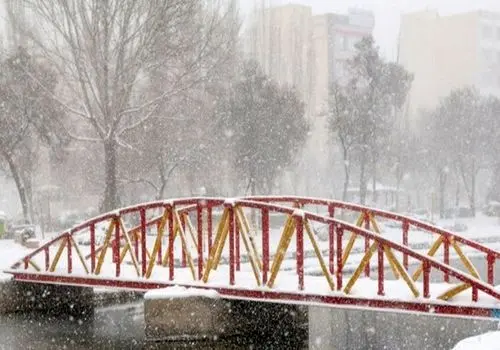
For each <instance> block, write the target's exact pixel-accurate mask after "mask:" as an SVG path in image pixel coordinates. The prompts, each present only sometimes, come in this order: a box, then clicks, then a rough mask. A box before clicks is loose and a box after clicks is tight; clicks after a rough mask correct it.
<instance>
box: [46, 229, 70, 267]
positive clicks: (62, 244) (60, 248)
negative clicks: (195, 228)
mask: <svg viewBox="0 0 500 350" xmlns="http://www.w3.org/2000/svg"><path fill="white" fill-rule="evenodd" d="M66 241H67V239H66V236H63V237H62V238H61V243H59V248H58V249H57V253H56V256H55V257H54V260H52V264H50V269H49V271H50V272H54V271H55V269H56V266H57V263H58V262H59V259H60V258H61V254H62V252H63V250H64V247H65V246H66Z"/></svg>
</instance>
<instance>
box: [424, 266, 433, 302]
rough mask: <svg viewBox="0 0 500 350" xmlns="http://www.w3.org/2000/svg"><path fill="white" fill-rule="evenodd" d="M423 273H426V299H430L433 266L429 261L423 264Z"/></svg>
mask: <svg viewBox="0 0 500 350" xmlns="http://www.w3.org/2000/svg"><path fill="white" fill-rule="evenodd" d="M423 272H424V278H423V284H424V288H423V289H424V298H429V297H430V296H431V294H430V274H431V265H430V264H429V262H428V261H427V260H424V262H423Z"/></svg>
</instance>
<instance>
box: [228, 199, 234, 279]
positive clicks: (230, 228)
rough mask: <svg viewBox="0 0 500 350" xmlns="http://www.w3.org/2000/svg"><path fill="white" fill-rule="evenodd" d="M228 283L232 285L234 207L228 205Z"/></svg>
mask: <svg viewBox="0 0 500 350" xmlns="http://www.w3.org/2000/svg"><path fill="white" fill-rule="evenodd" d="M228 210H229V284H230V285H231V286H233V285H234V208H233V207H232V206H231V207H229V209H228Z"/></svg>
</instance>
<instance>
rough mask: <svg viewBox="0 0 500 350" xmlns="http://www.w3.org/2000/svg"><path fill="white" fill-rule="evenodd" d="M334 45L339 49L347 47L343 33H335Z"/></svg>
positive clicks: (342, 49)
mask: <svg viewBox="0 0 500 350" xmlns="http://www.w3.org/2000/svg"><path fill="white" fill-rule="evenodd" d="M336 46H337V49H338V50H339V51H345V50H347V49H348V40H347V37H346V36H345V35H342V34H337V40H336Z"/></svg>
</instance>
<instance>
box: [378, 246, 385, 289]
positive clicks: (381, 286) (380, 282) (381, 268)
mask: <svg viewBox="0 0 500 350" xmlns="http://www.w3.org/2000/svg"><path fill="white" fill-rule="evenodd" d="M377 248H378V249H377V255H378V263H377V267H378V295H384V247H383V246H382V244H380V243H379V244H378V246H377Z"/></svg>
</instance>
